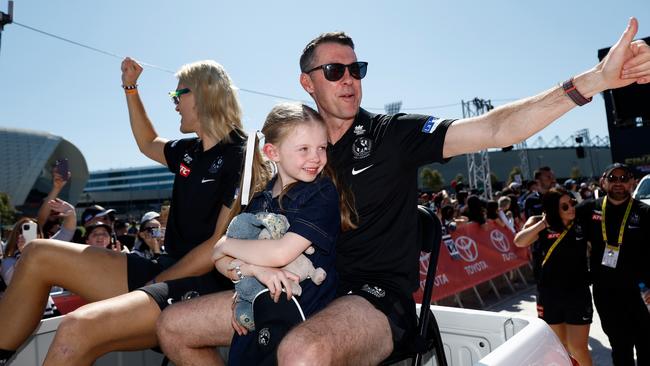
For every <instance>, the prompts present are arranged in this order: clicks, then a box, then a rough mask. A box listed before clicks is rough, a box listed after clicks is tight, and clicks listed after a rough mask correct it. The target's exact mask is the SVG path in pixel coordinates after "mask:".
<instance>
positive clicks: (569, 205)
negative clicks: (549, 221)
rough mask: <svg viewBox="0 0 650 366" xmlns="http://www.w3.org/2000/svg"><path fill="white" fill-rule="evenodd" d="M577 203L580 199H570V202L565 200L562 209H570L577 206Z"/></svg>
mask: <svg viewBox="0 0 650 366" xmlns="http://www.w3.org/2000/svg"><path fill="white" fill-rule="evenodd" d="M577 204H578V201H576V200H575V199H572V200H570V201H569V203H566V202H565V203H563V204H561V205H560V209H562V211H569V207H576V205H577Z"/></svg>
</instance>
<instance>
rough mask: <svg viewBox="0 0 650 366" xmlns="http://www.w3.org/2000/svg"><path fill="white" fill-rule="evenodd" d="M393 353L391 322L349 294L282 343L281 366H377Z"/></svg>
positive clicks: (372, 307)
mask: <svg viewBox="0 0 650 366" xmlns="http://www.w3.org/2000/svg"><path fill="white" fill-rule="evenodd" d="M392 351H393V338H392V333H391V330H390V326H389V324H388V319H387V318H386V316H385V315H384V314H383V313H381V312H380V311H379V310H377V309H375V307H374V306H372V304H370V303H369V302H368V301H366V300H365V299H363V298H361V297H359V296H356V295H348V296H343V297H341V298H338V299H336V300H334V301H333V302H332V303H331V304H330V305H328V306H327V307H326V308H325V309H323V310H321V311H320V312H318V313H316V314H315V315H314V316H313V317H311V318H309V319H307V321H306V322H304V323H302V324H300V325H299V326H297V327H296V328H294V329H293V330H291V332H289V334H287V336H286V337H285V338H284V339H283V340H282V343H280V347H279V349H278V364H279V365H377V364H378V363H380V362H381V361H382V360H384V359H385V358H386V357H388V356H389V355H390V354H391V352H392Z"/></svg>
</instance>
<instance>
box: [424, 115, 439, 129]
mask: <svg viewBox="0 0 650 366" xmlns="http://www.w3.org/2000/svg"><path fill="white" fill-rule="evenodd" d="M438 122H440V118H438V117H433V116H431V117H429V119H427V121H426V122H425V123H424V126H422V132H424V133H433V131H435V130H436V128H438V125H439V123H438Z"/></svg>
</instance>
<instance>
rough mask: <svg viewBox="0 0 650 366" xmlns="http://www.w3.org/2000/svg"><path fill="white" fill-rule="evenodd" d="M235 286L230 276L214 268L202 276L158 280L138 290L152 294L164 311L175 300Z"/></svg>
mask: <svg viewBox="0 0 650 366" xmlns="http://www.w3.org/2000/svg"><path fill="white" fill-rule="evenodd" d="M233 288H234V287H233V284H232V282H231V281H230V280H229V279H228V278H226V277H224V276H223V275H221V274H220V273H219V272H217V271H216V270H213V271H212V272H210V273H207V274H204V275H202V276H196V277H186V278H179V279H177V280H169V281H163V282H158V283H154V284H151V285H147V286H144V287H140V288H139V289H138V290H140V291H143V292H145V293H146V294H147V295H149V296H151V297H152V298H153V299H154V301H155V302H156V303H157V304H158V307H160V310H161V311H162V310H165V308H166V307H167V306H168V305H171V304H173V303H175V302H179V301H183V300H189V299H191V298H194V297H198V296H203V295H208V294H213V293H216V292H220V291H226V290H232V289H233Z"/></svg>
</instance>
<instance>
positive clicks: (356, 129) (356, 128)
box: [354, 125, 366, 136]
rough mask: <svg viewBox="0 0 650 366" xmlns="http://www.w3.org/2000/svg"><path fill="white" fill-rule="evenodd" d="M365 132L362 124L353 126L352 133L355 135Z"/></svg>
mask: <svg viewBox="0 0 650 366" xmlns="http://www.w3.org/2000/svg"><path fill="white" fill-rule="evenodd" d="M365 133H366V130H365V129H364V128H363V126H362V125H358V126H354V134H355V135H357V136H361V135H363V134H365Z"/></svg>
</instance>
